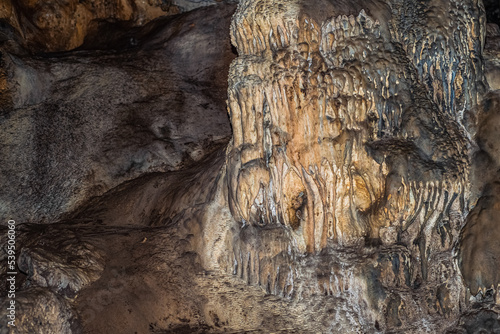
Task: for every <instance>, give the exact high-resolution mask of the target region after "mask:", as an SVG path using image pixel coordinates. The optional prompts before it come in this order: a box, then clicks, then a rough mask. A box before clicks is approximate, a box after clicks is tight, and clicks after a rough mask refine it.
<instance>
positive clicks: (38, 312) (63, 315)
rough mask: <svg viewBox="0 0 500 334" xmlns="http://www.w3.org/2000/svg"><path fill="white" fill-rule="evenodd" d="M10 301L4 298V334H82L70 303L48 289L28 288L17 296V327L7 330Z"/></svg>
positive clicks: (0, 312) (2, 324)
mask: <svg viewBox="0 0 500 334" xmlns="http://www.w3.org/2000/svg"><path fill="white" fill-rule="evenodd" d="M8 302H9V299H7V298H2V302H1V303H0V304H1V311H0V316H1V317H2V323H1V324H0V333H1V334H26V333H30V334H31V333H33V334H59V333H81V331H80V330H79V325H78V320H77V316H76V314H75V312H74V311H73V310H72V308H71V307H70V304H69V303H68V302H67V301H66V300H65V299H64V298H63V297H62V296H60V295H58V294H56V293H54V292H52V291H51V290H48V289H43V288H40V287H29V288H26V289H23V290H22V291H21V292H18V293H16V327H15V328H13V327H10V328H7V327H6V322H5V321H3V319H7V317H6V309H7V306H8V305H7V303H8Z"/></svg>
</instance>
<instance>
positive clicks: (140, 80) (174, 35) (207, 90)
mask: <svg viewBox="0 0 500 334" xmlns="http://www.w3.org/2000/svg"><path fill="white" fill-rule="evenodd" d="M232 10H233V9H232V7H231V6H229V7H225V8H221V7H214V9H201V10H198V11H196V12H192V13H189V14H182V15H180V16H177V17H175V18H166V19H163V20H160V21H155V22H154V23H152V24H150V25H147V26H146V27H145V28H143V29H142V30H140V31H137V32H136V33H130V34H129V35H125V36H124V35H123V34H122V35H120V34H117V35H116V36H114V35H112V34H111V35H112V36H114V40H113V41H109V43H108V46H109V47H116V48H120V47H123V45H125V50H124V51H122V52H113V51H107V52H104V51H99V52H97V51H96V52H87V51H85V52H84V51H82V52H76V53H75V52H73V53H63V54H59V55H52V56H47V57H35V58H32V57H27V56H24V57H22V56H17V55H15V54H11V53H9V52H8V50H7V52H3V53H2V60H1V61H2V64H3V67H2V69H3V71H4V76H3V78H8V80H5V79H4V80H5V81H4V86H3V87H4V91H5V95H2V96H3V97H4V98H5V99H6V100H7V99H8V100H7V101H3V102H4V103H3V104H2V105H1V106H0V113H1V114H0V129H1V131H0V140H1V142H2V143H3V145H2V146H1V148H0V152H1V153H0V155H1V156H2V161H3V163H2V165H1V167H0V170H1V173H2V175H3V177H2V178H1V179H0V186H1V187H2V189H3V191H2V192H1V193H0V218H1V219H2V221H5V220H6V219H10V218H8V217H11V218H14V219H16V220H18V222H19V223H21V222H53V221H54V220H55V219H56V218H58V217H60V216H61V214H63V213H65V212H68V211H70V210H73V209H75V208H76V207H77V206H78V205H80V204H82V202H83V201H84V200H86V199H88V198H90V197H92V196H98V195H101V194H103V193H105V192H106V191H108V190H109V189H111V188H113V187H115V186H117V185H118V184H120V183H122V182H124V181H127V180H130V179H133V178H136V177H138V176H140V175H143V174H145V173H151V172H162V171H168V170H177V169H179V168H183V167H185V166H188V165H190V164H192V163H193V162H196V161H199V160H200V159H202V158H203V157H204V156H205V155H206V154H208V153H211V152H213V151H214V150H215V149H216V148H217V147H219V146H220V145H225V144H226V143H227V141H228V140H229V136H230V131H231V130H230V127H229V124H228V121H227V114H226V113H225V106H224V103H225V96H226V89H227V88H226V87H227V82H226V76H227V68H228V66H229V62H230V61H231V60H232V59H233V57H234V55H233V53H232V51H231V45H230V42H229V36H227V37H226V36H225V35H224V32H226V31H227V29H228V28H227V27H228V20H229V18H230V15H231V13H232ZM221 17H222V18H223V19H221ZM201 18H203V20H201ZM131 38H133V39H134V40H135V41H136V42H135V43H137V46H136V47H132V48H131V46H130V45H129V44H128V41H129V40H130V39H131ZM216 40H217V42H215V41H216ZM124 41H126V42H124ZM124 43H125V44H124ZM96 46H99V45H96ZM129 48H131V49H129ZM1 79H2V76H1V75H0V80H1ZM12 152H18V153H17V154H12ZM19 171H22V173H21V175H19Z"/></svg>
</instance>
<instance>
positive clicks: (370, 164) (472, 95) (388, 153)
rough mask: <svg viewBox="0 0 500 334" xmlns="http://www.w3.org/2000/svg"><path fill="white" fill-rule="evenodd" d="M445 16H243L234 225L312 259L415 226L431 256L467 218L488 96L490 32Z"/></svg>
mask: <svg viewBox="0 0 500 334" xmlns="http://www.w3.org/2000/svg"><path fill="white" fill-rule="evenodd" d="M441 5H443V7H441V6H437V5H436V6H431V7H429V8H427V7H426V5H424V4H420V5H419V6H413V2H412V1H392V2H391V1H387V2H385V1H377V2H372V3H369V4H366V5H365V7H363V4H362V3H361V2H352V3H346V2H331V1H316V2H314V4H312V3H309V2H305V1H278V2H276V1H273V2H272V3H271V2H270V1H242V2H241V3H240V5H239V7H238V11H237V13H236V14H235V16H234V18H233V25H232V30H231V36H232V41H233V43H234V45H236V47H237V49H238V53H239V57H238V58H237V59H236V60H235V62H234V63H233V64H232V66H231V70H230V78H229V92H228V107H229V113H230V116H231V123H232V126H233V135H234V137H233V141H232V144H231V147H230V150H229V154H228V163H227V165H228V178H229V189H230V195H229V196H230V205H231V210H232V213H233V215H234V216H235V218H236V219H237V220H238V221H240V222H243V223H244V224H246V223H250V224H256V225H262V226H263V225H273V224H274V225H278V226H279V225H284V226H287V227H288V228H289V230H291V231H293V236H294V239H295V240H296V241H297V245H298V248H299V249H300V250H301V251H307V252H317V251H320V250H321V249H323V248H325V247H326V246H327V245H328V243H329V241H330V240H331V241H337V242H338V243H340V244H344V245H347V244H354V243H357V242H358V241H359V240H360V239H362V238H367V239H370V240H375V241H376V240H378V239H382V240H383V241H384V242H386V243H389V244H390V243H394V242H396V240H400V239H401V233H404V232H405V231H406V230H407V229H408V228H410V226H411V225H412V224H414V222H418V225H419V226H420V227H419V231H418V232H417V233H418V235H419V239H420V240H422V242H423V243H424V244H425V239H426V238H430V237H431V236H430V234H431V233H432V230H433V229H439V228H441V229H443V231H447V230H449V229H451V226H450V225H449V221H450V220H453V219H454V218H452V217H457V216H461V215H463V214H464V213H465V212H466V210H467V203H466V202H467V201H466V198H468V196H467V194H468V189H467V180H468V166H469V161H468V152H467V147H468V145H469V140H468V138H467V133H466V132H465V131H464V128H463V124H465V123H466V121H467V120H466V119H465V116H467V115H466V113H465V111H468V110H470V109H471V108H472V107H474V106H475V105H476V103H477V99H478V95H480V94H481V92H482V90H483V87H482V86H481V85H482V84H481V80H482V79H483V74H482V71H481V69H482V65H481V59H480V57H478V54H479V52H480V50H481V48H482V43H483V38H482V37H481V36H482V35H481V34H482V33H483V32H482V31H481V29H480V27H481V26H482V25H480V24H479V22H478V21H477V18H478V17H479V13H480V12H481V7H480V6H479V5H478V4H474V3H473V2H471V3H470V4H468V5H467V10H464V8H465V7H463V5H462V4H460V3H458V2H455V1H452V2H446V1H443V3H442V4H441ZM458 15H462V16H463V18H462V17H460V18H457V16H458ZM438 21H439V24H438ZM424 22H432V23H433V24H432V25H430V27H432V28H429V26H428V25H426V24H423V23H424ZM436 25H437V27H439V29H437V30H436V29H435V27H434V26H436ZM444 50H448V51H447V52H444ZM438 225H439V226H438ZM394 227H395V228H396V229H397V230H398V231H399V232H397V233H396V232H395V231H396V230H395V229H394ZM447 233H449V232H443V243H444V242H445V240H447V241H446V243H448V244H450V243H451V242H452V240H451V239H447ZM413 237H414V238H415V237H416V236H415V235H414V236H413ZM423 248H425V246H424V247H423Z"/></svg>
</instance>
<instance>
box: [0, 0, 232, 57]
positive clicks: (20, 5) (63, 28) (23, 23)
mask: <svg viewBox="0 0 500 334" xmlns="http://www.w3.org/2000/svg"><path fill="white" fill-rule="evenodd" d="M217 2H220V1H215V0H202V1H197V0H173V1H171V0H147V1H143V0H112V1H96V0H85V1H77V0H68V1H63V0H50V1H45V0H43V1H42V0H35V1H32V0H14V1H12V0H3V1H2V3H1V4H0V20H4V21H6V22H7V23H8V24H9V25H10V26H12V27H13V28H14V29H15V30H16V31H17V33H18V35H20V37H21V38H22V40H23V42H24V43H23V44H24V45H25V46H27V47H28V48H29V49H30V51H32V52H33V51H40V52H53V51H65V50H71V49H75V48H77V47H79V46H81V45H82V44H83V43H84V41H85V39H86V38H100V37H102V34H106V33H107V32H108V31H109V26H110V25H113V24H120V25H122V27H124V28H128V29H130V28H133V27H138V26H143V25H144V24H146V23H148V22H149V21H151V20H154V19H156V18H158V17H162V16H168V15H172V14H178V13H181V12H185V11H189V10H193V9H195V8H198V7H202V6H208V5H213V4H215V3H217ZM228 2H230V1H228Z"/></svg>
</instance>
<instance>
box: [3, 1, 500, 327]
mask: <svg viewBox="0 0 500 334" xmlns="http://www.w3.org/2000/svg"><path fill="white" fill-rule="evenodd" d="M186 6H187V5H186ZM225 6H227V5H225ZM225 6H223V7H211V8H207V9H203V10H200V9H198V10H196V11H193V12H192V13H189V14H183V15H180V16H176V17H174V18H172V19H167V20H165V21H157V22H155V23H153V24H150V25H146V26H145V27H143V28H140V29H129V28H127V31H125V32H121V29H124V28H126V26H123V25H120V24H112V23H109V22H107V23H102V27H107V28H110V29H111V28H113V29H111V30H110V33H109V34H107V36H106V37H104V36H103V37H102V38H92V37H91V36H90V37H89V38H87V40H86V42H85V43H84V44H83V46H82V47H83V48H86V49H87V50H94V51H84V52H71V53H65V54H62V55H57V56H56V55H49V56H45V57H30V56H27V55H26V53H24V55H23V56H21V55H20V54H19V53H18V52H17V51H18V50H20V49H21V48H16V47H13V45H14V44H15V40H10V42H9V43H5V44H4V45H5V48H6V49H5V50H8V52H7V53H6V54H8V55H9V57H8V61H4V63H3V66H2V67H1V68H2V72H0V83H1V85H0V89H2V91H3V92H4V94H2V101H3V102H2V103H3V104H2V106H4V110H5V111H4V112H3V115H5V116H4V117H5V119H6V123H5V124H9V126H11V125H12V126H20V125H23V124H28V125H29V126H34V128H36V127H37V126H40V124H41V125H43V126H40V127H39V128H38V132H36V131H35V132H33V133H34V135H33V136H34V137H32V138H38V139H37V140H32V139H31V138H30V137H27V135H26V134H27V133H31V132H30V131H28V130H26V131H25V132H24V134H23V135H22V136H21V135H20V136H19V137H17V139H16V140H18V141H20V142H21V143H22V145H21V144H16V145H17V146H11V147H10V148H6V149H5V152H11V151H10V150H12V149H16V150H20V151H21V152H39V151H40V152H42V153H43V158H40V160H36V161H37V162H38V161H42V162H44V163H46V164H45V165H43V164H42V166H45V167H44V169H42V170H36V172H35V173H34V174H29V173H28V175H36V176H37V177H36V180H37V182H39V183H40V184H42V185H51V184H52V182H53V180H55V181H56V185H55V186H52V187H54V192H52V194H53V196H54V197H53V199H56V200H57V201H54V202H50V201H48V202H41V204H40V211H41V210H46V208H50V210H52V211H50V212H52V215H53V217H60V218H61V217H62V218H63V219H61V220H59V221H58V222H57V223H56V224H45V225H36V224H29V225H25V226H24V227H22V228H20V229H19V233H20V234H19V236H18V238H19V239H18V240H19V249H18V254H19V255H20V256H19V258H18V267H19V269H20V270H21V271H22V272H23V273H24V274H23V275H20V277H19V282H18V285H19V293H21V295H22V294H23V293H25V292H26V293H27V292H29V291H32V289H36V291H38V292H37V294H34V296H45V297H43V298H45V299H43V298H42V297H40V298H39V297H36V298H33V299H30V300H29V302H27V303H25V304H23V305H26V306H23V307H24V308H23V312H24V314H26V315H27V316H26V317H25V318H23V319H22V320H20V324H21V325H22V326H23V327H21V328H22V329H21V330H24V331H26V332H30V331H34V330H38V329H33V328H34V327H33V326H34V324H35V323H36V319H37V317H38V312H39V311H38V310H37V309H36V307H38V304H37V301H38V300H42V299H43V300H47V301H48V300H49V299H50V301H48V302H47V303H49V305H53V307H52V311H51V312H49V315H47V316H46V319H49V320H50V321H51V324H49V323H48V322H47V323H43V326H41V328H42V329H41V330H42V332H44V333H52V332H54V333H59V332H65V333H79V331H83V332H84V333H112V332H117V333H126V332H132V333H135V332H137V333H221V332H233V333H245V332H252V333H254V332H255V333H401V332H405V333H495V331H498V329H499V327H500V321H499V319H500V318H499V315H500V293H499V291H498V286H499V285H498V284H499V283H500V282H499V281H500V276H499V269H498V268H499V267H500V263H499V262H498V261H499V259H500V247H499V243H498V240H500V232H499V231H498V226H500V224H498V218H497V216H498V212H497V211H498V210H499V209H498V208H499V205H498V203H499V201H500V199H499V198H498V194H499V190H500V188H499V187H500V186H499V184H500V183H499V182H500V177H499V175H498V170H499V169H500V162H499V161H500V160H499V156H500V154H499V153H500V152H499V151H500V148H499V147H500V146H499V145H498V143H497V142H498V139H497V137H498V136H497V133H498V129H497V128H498V124H500V123H499V120H498V115H499V114H498V112H499V110H500V109H499V105H500V97H499V91H495V89H496V86H495V85H496V83H495V82H496V81H495V80H496V79H495V75H494V74H493V72H492V71H493V69H494V67H495V66H496V65H495V62H496V61H497V60H498V57H497V56H496V54H495V53H494V50H495V48H496V46H495V45H496V42H495V38H496V36H497V35H496V34H497V28H496V27H495V26H493V25H490V26H486V22H485V20H484V18H485V16H484V8H483V6H482V3H481V2H477V1H473V0H464V1H455V0H453V1H437V2H432V3H430V2H425V1H413V0H387V1H385V0H377V1H370V2H365V1H329V0H317V1H306V0H279V1H276V0H275V1H270V0H258V1H255V0H254V1H251V0H242V1H241V2H240V3H239V5H238V8H237V11H236V13H235V14H234V16H233V17H232V24H231V27H229V21H230V20H231V14H232V12H233V10H234V7H225ZM221 13H224V15H221ZM102 27H101V28H102ZM214 27H215V28H214ZM209 32H210V33H209ZM229 36H231V40H232V43H233V45H234V47H235V48H236V51H237V53H238V57H237V58H236V59H235V60H234V61H233V62H232V64H231V67H230V69H229V75H228V72H227V71H228V66H229V61H230V60H231V59H233V55H232V53H231V51H230V47H229V42H228V41H227V39H228V38H229ZM485 36H486V38H485ZM213 41H227V44H226V43H220V44H219V42H217V43H213V44H210V42H213ZM193 45H196V52H190V51H191V50H193ZM211 45H212V46H213V45H217V47H216V49H213V48H211V47H210V46H211ZM111 50H114V51H111ZM215 50H218V51H215ZM483 50H484V53H483ZM218 58H221V59H218ZM4 59H7V58H5V57H4ZM483 62H484V63H483ZM483 65H484V66H483ZM207 68H208V69H207ZM483 68H484V70H485V73H483ZM204 69H205V70H204ZM65 71H67V72H65ZM13 73H14V74H13ZM58 73H59V74H58ZM61 73H62V74H61ZM67 73H70V75H69V74H67ZM149 76H151V77H152V78H153V79H152V80H151V81H150V80H149ZM166 76H168V80H167V79H165V77H166ZM227 77H228V87H227V86H225V80H226V79H227ZM54 78H56V79H57V80H55V79H54ZM63 78H64V79H66V80H64V81H62V79H63ZM111 78H112V79H113V80H116V81H114V82H117V83H119V84H117V85H112V84H111V83H110V81H111ZM130 78H133V79H134V80H130ZM137 81H140V82H141V84H143V85H138V84H136V82H137ZM206 81H209V82H206ZM16 82H17V83H18V86H19V87H20V88H16V89H14V88H13V87H14V85H15V83H16ZM158 82H159V83H161V84H162V85H164V87H165V88H164V90H163V89H159V88H157V87H158V84H157V83H158ZM222 82H224V84H222ZM40 83H43V84H40ZM108 85H109V86H108ZM32 87H36V88H37V89H32ZM39 87H47V88H45V91H41V90H40V88H39ZM53 87H57V88H65V90H64V91H63V93H61V92H59V91H57V90H56V89H55V88H53ZM116 87H119V88H120V90H119V91H117V92H116V93H114V92H112V88H116ZM162 87H163V86H162ZM226 88H227V96H226V95H225V94H224V92H223V91H222V90H223V89H226ZM488 89H490V91H488ZM138 92H140V94H139V93H138ZM151 92H153V93H151ZM172 92H174V93H172ZM187 93H189V95H187V96H186V95H183V94H187ZM179 95H182V96H183V98H182V99H183V100H184V99H186V101H185V103H184V102H183V103H180V102H178V97H179ZM138 96H139V97H141V99H139V100H137V99H138ZM80 97H81V99H80ZM226 98H227V108H228V112H229V116H230V121H231V125H232V130H233V137H232V140H231V141H230V142H229V144H228V145H227V147H226V145H225V144H226V142H225V141H224V140H223V138H224V136H221V137H219V138H215V139H214V137H215V136H212V137H210V136H209V135H206V134H203V135H202V136H200V132H198V131H200V130H210V131H214V130H217V131H220V132H224V131H227V130H224V129H223V124H226V125H225V126H227V123H223V122H222V120H223V119H225V118H224V117H222V116H221V113H220V111H221V106H222V105H223V104H224V99H226ZM92 99H96V100H97V102H94V100H92ZM188 99H190V100H188ZM150 100H153V102H152V103H151V102H150ZM68 101H69V102H72V103H73V104H76V103H77V102H78V103H80V104H79V105H80V106H81V107H78V108H76V109H75V110H81V113H78V112H77V113H76V114H73V112H74V111H72V110H73V109H72V107H70V106H69V102H68ZM49 102H50V104H49ZM156 102H158V103H159V104H160V103H161V104H166V105H168V106H171V108H168V109H166V108H165V107H158V106H156ZM205 103H211V104H208V105H206V104H205ZM48 106H50V108H48ZM117 106H120V107H119V108H118V107H117ZM205 106H211V107H210V108H206V110H205ZM212 106H213V107H212ZM110 107H111V111H109V112H108V110H110ZM198 107H201V108H198ZM51 108H53V109H51ZM114 108H115V109H114ZM156 108H157V109H156ZM193 108H194V109H193ZM38 110H42V112H41V115H40V116H39V117H38V118H36V119H35V121H25V122H26V123H23V122H22V121H21V120H22V119H23V117H24V115H35V114H37V111H38ZM54 110H56V111H58V113H55V112H54ZM103 110H105V111H103ZM151 110H154V112H152V114H150V113H151ZM49 111H50V112H49ZM174 111H178V112H179V114H181V115H182V116H177V115H178V114H177V113H175V112H174ZM187 111H189V112H187ZM30 112H31V114H30ZM83 112H86V113H87V112H91V115H90V116H88V118H85V117H83V116H82V115H83ZM66 115H75V116H74V118H71V120H73V119H74V121H73V122H75V123H72V122H70V119H69V118H68V120H66V118H64V117H67V116H66ZM173 115H174V116H173ZM184 115H189V116H190V117H193V118H194V120H191V119H190V118H188V117H184ZM14 116H15V117H17V118H15V117H14ZM49 116H50V117H49ZM61 117H62V118H61ZM68 117H69V116H68ZM98 117H99V118H98ZM106 117H108V118H109V119H112V121H109V120H107V118H106ZM175 117H178V118H179V119H178V120H177V122H176V123H175V126H170V127H169V126H166V125H165V124H167V125H168V124H170V123H168V122H170V120H172V119H175ZM26 119H28V120H31V119H32V118H26ZM96 119H100V120H101V121H100V122H99V123H98V124H100V125H99V126H101V127H102V128H101V130H99V131H101V132H99V135H96V134H95V132H92V131H95V130H92V129H93V128H94V127H95V126H96V123H97V122H96ZM158 119H159V120H158ZM62 120H64V122H63V121H62ZM82 120H83V121H84V122H86V123H85V124H87V125H86V127H85V126H84V125H79V123H78V122H81V121H82ZM225 121H227V119H225ZM9 122H10V123H9ZM54 122H55V123H54ZM108 122H110V123H108ZM52 124H57V129H61V137H58V138H59V139H57V140H53V139H51V138H50V137H49V136H48V135H47V133H50V132H48V131H47V130H48V129H51V127H52V128H56V126H54V125H52ZM75 124H77V127H76V128H77V129H78V127H79V126H81V127H82V128H80V132H76V133H71V132H69V131H68V130H67V129H68V128H71V127H74V126H75ZM157 124H159V125H157ZM28 125H23V126H28ZM218 126H220V129H218V128H216V127H218ZM179 128H183V129H184V130H183V131H182V132H180V131H179V132H176V133H175V134H174V133H173V131H174V130H177V129H179ZM30 129H31V128H30ZM165 129H167V130H168V131H166V130H165ZM9 131H10V133H13V130H9ZM86 131H91V135H88V136H85V135H83V134H85V133H86ZM164 131H166V133H164ZM40 133H42V134H44V135H43V136H42V135H41V134H40ZM179 133H183V134H184V135H186V134H188V133H189V134H190V135H191V136H192V135H193V134H194V133H195V134H196V138H191V137H190V140H193V142H196V143H197V144H198V145H200V146H201V147H203V149H200V150H201V151H200V152H199V154H198V153H196V154H194V153H193V152H194V151H192V150H191V151H190V150H189V149H188V148H186V146H183V145H185V144H183V143H185V141H183V139H182V137H181V138H179ZM201 133H204V132H201ZM209 133H210V132H209ZM150 134H153V135H152V136H153V137H154V138H158V137H160V138H161V139H162V140H161V142H162V143H163V142H164V141H163V139H165V140H170V141H171V142H172V146H171V150H166V149H165V147H164V146H163V145H161V146H155V145H150V144H148V143H149V141H147V140H146V141H145V142H144V141H142V140H143V138H149V137H148V136H149V135H150ZM36 136H39V137H36ZM50 136H53V135H52V134H51V135H50ZM72 136H73V137H74V138H75V139H72V140H73V141H71V140H68V138H70V139H71V138H73V137H72ZM99 136H100V137H99ZM135 136H137V137H135ZM96 137H97V138H99V141H97V143H100V144H99V145H101V146H99V145H96V144H95V143H96V141H95V138H96ZM7 138H10V137H7V136H4V137H3V138H2V141H3V142H7V143H9V142H8V141H7ZM128 138H130V139H128ZM137 138H140V140H137V141H136V139H137ZM167 138H168V139H167ZM206 138H208V139H206ZM219 139H220V140H219ZM126 140H131V141H132V142H133V145H131V146H132V147H139V149H133V150H132V151H127V150H117V151H113V150H114V149H116V147H123V146H121V145H122V142H123V141H126ZM155 140H156V139H155ZM155 140H153V141H155ZM204 140H207V144H206V146H203V145H205V144H200V143H204ZM63 142H65V145H61V144H60V143H63ZM127 142H128V141H127ZM32 143H38V144H40V145H41V146H36V147H35V146H33V148H30V149H28V148H27V147H31V146H29V145H32ZM46 143H56V144H53V145H54V149H53V150H50V149H47V148H46V147H47V146H45V145H47V144H46ZM68 143H69V144H68ZM74 143H81V145H82V146H81V147H79V149H78V150H77V154H73V155H68V154H69V153H68V154H66V153H65V152H72V151H73V150H74V147H75V146H74ZM90 143H92V144H90ZM145 143H146V144H145ZM23 145H25V146H23ZM186 145H187V144H186ZM129 146H130V145H127V147H129ZM49 147H50V145H49ZM103 147H105V148H107V149H103ZM144 147H147V148H146V149H145V148H144ZM65 150H66V151H65ZM144 150H147V152H150V154H159V155H161V156H162V157H163V158H162V159H159V160H153V162H147V163H146V162H144V161H147V159H146V158H142V157H144ZM47 152H48V153H49V154H47ZM51 152H52V153H51ZM80 152H81V153H80ZM87 152H91V154H89V153H87ZM128 152H134V153H128ZM136 152H140V153H141V154H139V155H140V156H141V158H140V159H142V160H140V161H141V162H139V163H135V161H136V160H135V158H134V157H136V155H135V153H136ZM162 152H163V153H162ZM180 153H182V155H181V156H186V155H189V158H188V159H187V161H186V160H182V159H181V158H178V159H177V160H175V159H173V160H170V159H172V157H173V158H175V157H176V156H177V154H180ZM51 154H52V155H51ZM87 154H88V155H89V156H92V158H85V157H86V156H87ZM108 154H109V156H108ZM193 154H194V155H195V156H193ZM5 155H6V156H8V157H10V156H11V155H7V154H5ZM79 155H83V158H80V159H83V160H76V161H77V165H78V166H79V168H82V169H83V170H85V171H88V170H93V169H95V168H99V170H100V172H99V173H101V174H99V173H97V172H96V175H97V176H96V177H95V179H92V180H90V181H85V182H87V183H85V182H84V183H83V184H84V185H85V184H87V185H88V186H90V185H95V184H98V183H97V182H96V180H107V181H106V182H107V183H105V186H103V187H102V188H100V190H98V191H95V192H90V191H87V192H86V193H80V194H79V195H73V196H75V197H71V196H69V195H72V194H73V192H68V191H67V189H68V188H67V185H66V184H65V183H57V182H61V180H67V181H68V182H75V183H74V185H75V188H73V189H76V186H77V185H78V184H82V179H81V178H80V179H79V176H78V175H81V174H78V173H76V174H75V173H74V172H72V169H71V168H69V169H68V168H67V166H68V165H69V162H70V161H71V162H72V161H75V160H74V159H75V157H79ZM146 155H147V154H146ZM63 157H64V158H65V159H66V160H65V159H62V158H63ZM103 157H107V158H106V159H107V160H104V158H103ZM23 159H25V158H23ZM85 159H88V160H85ZM92 159H94V160H92ZM95 159H97V160H98V161H97V163H96V162H95ZM121 159H123V160H121ZM174 160H175V161H176V162H175V161H174ZM79 161H82V163H79ZM88 161H92V162H93V163H91V164H89V162H88ZM123 161H125V162H126V163H123ZM165 161H168V163H167V164H166V165H165ZM172 161H174V162H172ZM16 162H17V163H19V162H18V160H16ZM21 162H22V160H21ZM131 162H132V163H131ZM94 163H95V164H94ZM10 165H11V166H13V164H10ZM19 165H20V166H23V167H22V168H23V169H25V170H29V169H30V168H33V167H31V166H33V165H39V164H35V163H30V164H25V165H22V164H19ZM24 166H26V167H24ZM52 166H56V167H57V166H62V167H61V171H62V173H61V172H59V174H57V175H55V174H50V173H48V172H49V171H50V170H51V167H52ZM80 166H83V167H80ZM96 166H97V167H96ZM122 166H128V167H127V168H123V167H122ZM151 166H154V167H151ZM16 170H17V169H16V168H14V167H12V168H11V174H10V175H13V173H14V172H15V171H16ZM116 170H121V171H123V170H125V171H127V172H126V173H125V175H122V174H121V173H119V172H117V171H116ZM152 171H154V173H148V172H152ZM146 173H147V175H144V174H146ZM60 174H63V175H60ZM99 182H102V181H99ZM71 184H73V183H71ZM30 187H31V186H30ZM47 187H48V188H44V189H49V190H50V189H52V188H51V187H50V186H47ZM28 188H29V187H28ZM31 188H32V189H36V188H35V187H31ZM31 188H29V189H31ZM40 193H41V194H45V193H51V192H50V191H49V192H47V191H46V190H44V191H40ZM92 195H100V196H95V197H94V198H89V197H90V196H92ZM61 198H63V199H64V201H62V202H61ZM68 198H72V199H71V200H73V202H70V200H69V199H68ZM40 201H41V200H40V197H39V198H36V199H34V200H33V202H32V203H38V202H40ZM65 201H68V203H70V205H69V204H64V203H66V202H65ZM14 203H17V201H11V202H6V205H5V206H4V207H5V208H8V209H10V208H12V207H13V205H14ZM22 203H23V205H25V203H31V202H29V201H27V200H25V201H24V202H22ZM16 205H17V204H16ZM19 207H20V206H19ZM17 211H20V210H19V209H17ZM62 214H64V215H62ZM8 215H10V213H9V214H8ZM36 215H38V216H34V218H33V221H34V222H43V221H44V220H43V219H42V216H41V214H40V212H36ZM9 218H10V217H9ZM0 230H1V231H2V236H3V235H5V233H4V230H2V229H0ZM0 244H1V245H4V244H5V238H3V239H1V240H0ZM48 245H51V246H50V247H49V246H48ZM2 248H4V247H2ZM2 256H4V254H2ZM0 259H2V260H4V259H3V258H1V256H0ZM92 264H94V265H92ZM49 268H50V269H49ZM2 275H5V270H4V271H1V272H0V276H2ZM0 279H3V278H2V277H0ZM4 294H5V291H3V290H1V289H0V295H1V296H4ZM49 296H50V297H49ZM58 314H59V316H58ZM75 314H77V315H78V322H74V321H73V319H74V315H75ZM30 316H32V317H31V318H30ZM2 330H4V329H3V328H2Z"/></svg>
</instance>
